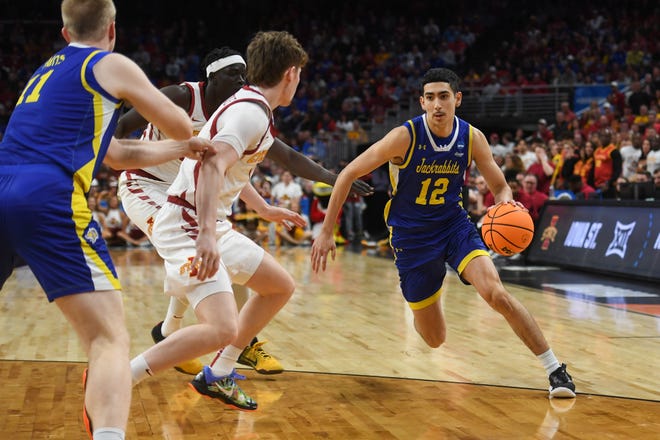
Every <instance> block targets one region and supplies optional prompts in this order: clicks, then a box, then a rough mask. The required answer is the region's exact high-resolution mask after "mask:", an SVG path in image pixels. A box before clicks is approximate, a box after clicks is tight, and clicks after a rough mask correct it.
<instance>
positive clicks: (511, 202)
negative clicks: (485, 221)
mask: <svg viewBox="0 0 660 440" xmlns="http://www.w3.org/2000/svg"><path fill="white" fill-rule="evenodd" d="M507 203H508V204H509V205H513V206H517V207H518V208H520V209H522V210H524V211H529V210H528V209H527V208H526V207H525V205H523V204H522V203H520V202H518V201H516V200H503V201H501V202H500V203H496V204H494V205H491V206H489V207H488V208H486V212H488V211H490V210H491V209H493V208H495V207H496V206H499V205H502V204H507Z"/></svg>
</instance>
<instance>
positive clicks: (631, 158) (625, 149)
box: [619, 133, 642, 179]
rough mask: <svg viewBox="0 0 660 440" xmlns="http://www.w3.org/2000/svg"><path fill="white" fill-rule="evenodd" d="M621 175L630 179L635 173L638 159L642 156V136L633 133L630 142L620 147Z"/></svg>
mask: <svg viewBox="0 0 660 440" xmlns="http://www.w3.org/2000/svg"><path fill="white" fill-rule="evenodd" d="M619 151H620V153H621V175H622V176H623V177H625V178H626V179H628V178H630V176H632V175H633V174H634V173H635V172H636V171H637V166H638V163H639V158H640V156H641V155H642V135H641V134H639V133H633V135H632V136H631V137H630V141H629V142H627V143H625V144H623V145H621V148H620V149H619Z"/></svg>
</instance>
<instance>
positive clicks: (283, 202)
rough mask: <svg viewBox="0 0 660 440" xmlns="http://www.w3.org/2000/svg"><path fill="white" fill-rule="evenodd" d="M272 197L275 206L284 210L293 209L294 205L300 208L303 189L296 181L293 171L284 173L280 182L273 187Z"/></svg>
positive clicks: (284, 171)
mask: <svg viewBox="0 0 660 440" xmlns="http://www.w3.org/2000/svg"><path fill="white" fill-rule="evenodd" d="M271 197H272V198H273V204H274V205H276V206H280V207H282V208H287V209H291V204H292V203H296V204H297V205H298V206H299V202H300V197H302V187H301V186H300V184H299V183H298V182H296V181H295V180H294V178H293V175H292V174H291V171H288V170H283V171H282V173H281V174H280V180H279V182H277V183H276V184H275V186H273V191H272V193H271Z"/></svg>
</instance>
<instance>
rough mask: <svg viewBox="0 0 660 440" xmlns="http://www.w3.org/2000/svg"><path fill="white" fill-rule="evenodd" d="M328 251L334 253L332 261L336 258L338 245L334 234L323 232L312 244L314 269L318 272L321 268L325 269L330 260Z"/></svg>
mask: <svg viewBox="0 0 660 440" xmlns="http://www.w3.org/2000/svg"><path fill="white" fill-rule="evenodd" d="M328 253H330V255H332V261H334V260H335V254H336V253H337V245H336V244H335V238H334V237H333V236H332V234H326V233H323V232H322V233H321V235H319V236H318V237H316V239H315V240H314V243H313V244H312V270H313V271H314V272H316V273H318V271H319V268H320V269H322V270H323V271H325V267H326V264H327V261H328Z"/></svg>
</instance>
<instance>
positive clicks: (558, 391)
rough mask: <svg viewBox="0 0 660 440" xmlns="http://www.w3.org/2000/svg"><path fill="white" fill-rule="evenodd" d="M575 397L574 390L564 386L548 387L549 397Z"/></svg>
mask: <svg viewBox="0 0 660 440" xmlns="http://www.w3.org/2000/svg"><path fill="white" fill-rule="evenodd" d="M574 397H575V391H573V390H571V389H570V388H566V387H557V388H555V389H554V390H553V389H550V398H559V399H572V398H574Z"/></svg>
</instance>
